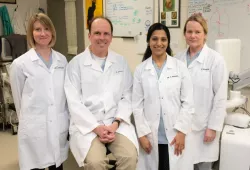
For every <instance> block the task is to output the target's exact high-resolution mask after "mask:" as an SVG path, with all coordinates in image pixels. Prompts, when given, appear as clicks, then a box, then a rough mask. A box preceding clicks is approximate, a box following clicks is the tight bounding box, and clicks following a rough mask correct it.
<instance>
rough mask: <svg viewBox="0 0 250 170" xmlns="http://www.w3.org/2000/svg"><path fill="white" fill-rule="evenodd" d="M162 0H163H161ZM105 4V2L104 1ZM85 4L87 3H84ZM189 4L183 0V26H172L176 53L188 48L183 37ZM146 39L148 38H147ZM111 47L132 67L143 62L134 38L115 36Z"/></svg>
mask: <svg viewBox="0 0 250 170" xmlns="http://www.w3.org/2000/svg"><path fill="white" fill-rule="evenodd" d="M160 1H162V0H160ZM104 4H105V3H104ZM83 5H85V4H83ZM187 6H188V1H184V0H181V9H180V11H181V18H180V19H181V28H171V29H170V33H171V48H172V50H173V51H174V53H177V52H179V51H182V50H184V49H185V48H186V42H185V39H184V37H183V33H182V32H183V26H184V23H185V21H186V19H187ZM158 15H159V12H158V0H155V16H154V21H155V22H158ZM85 26H86V23H84V33H85V39H84V40H85V47H87V46H88V45H89V41H88V30H87V29H86V27H85ZM145 41H146V40H145ZM111 49H112V50H114V51H116V52H117V53H119V54H121V55H123V56H124V57H126V59H127V61H128V63H129V66H130V69H131V70H132V71H134V70H135V67H136V66H137V65H138V64H139V63H141V60H142V55H139V54H137V51H138V47H137V44H136V43H135V41H134V39H133V38H113V41H112V44H111ZM145 50H146V49H145Z"/></svg>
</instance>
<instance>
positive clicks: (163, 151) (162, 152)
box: [158, 144, 169, 170]
mask: <svg viewBox="0 0 250 170" xmlns="http://www.w3.org/2000/svg"><path fill="white" fill-rule="evenodd" d="M158 152H159V170H169V155H168V145H167V144H166V145H165V144H159V145H158Z"/></svg>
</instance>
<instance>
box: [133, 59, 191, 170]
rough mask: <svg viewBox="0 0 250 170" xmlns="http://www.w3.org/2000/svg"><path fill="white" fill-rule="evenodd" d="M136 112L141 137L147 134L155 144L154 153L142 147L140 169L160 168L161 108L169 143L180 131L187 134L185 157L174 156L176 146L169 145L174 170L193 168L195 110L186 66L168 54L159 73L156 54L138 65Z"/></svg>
mask: <svg viewBox="0 0 250 170" xmlns="http://www.w3.org/2000/svg"><path fill="white" fill-rule="evenodd" d="M132 105H133V114H134V118H135V123H136V130H137V135H138V137H142V136H145V135H147V137H148V139H149V140H150V143H151V145H152V151H151V153H150V154H147V153H146V152H144V150H143V149H142V148H140V155H139V161H138V167H137V169H138V170H157V169H158V162H159V158H158V127H159V122H160V113H161V112H160V108H161V107H162V116H163V121H164V126H165V130H166V131H165V132H166V135H167V139H168V142H169V144H170V143H171V142H172V140H173V139H174V137H175V136H176V133H177V130H179V131H181V132H183V133H185V134H186V138H185V150H184V152H183V154H182V155H181V156H176V155H174V146H170V145H169V162H170V169H171V170H193V163H192V155H190V154H191V149H192V143H191V138H190V137H191V136H190V135H189V133H190V131H191V120H192V114H193V113H194V107H193V86H192V82H191V77H190V75H189V73H188V70H187V68H186V67H185V65H184V64H183V63H182V62H180V61H178V60H177V59H175V58H173V57H171V56H167V62H166V65H165V67H164V68H163V70H162V73H161V76H160V78H159V79H158V75H157V73H156V71H155V68H154V66H153V64H152V57H150V58H149V59H147V60H146V61H144V62H143V63H141V64H140V65H139V66H137V68H136V71H135V73H134V84H133V95H132Z"/></svg>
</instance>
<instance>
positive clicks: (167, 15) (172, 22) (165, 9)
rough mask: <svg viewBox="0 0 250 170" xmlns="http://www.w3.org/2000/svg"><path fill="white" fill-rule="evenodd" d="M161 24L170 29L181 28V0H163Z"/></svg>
mask: <svg viewBox="0 0 250 170" xmlns="http://www.w3.org/2000/svg"><path fill="white" fill-rule="evenodd" d="M159 4H160V5H161V10H160V18H161V23H162V24H164V25H166V26H167V27H169V28H180V0H162V2H161V3H159Z"/></svg>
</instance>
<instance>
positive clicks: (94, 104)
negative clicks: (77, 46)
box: [65, 48, 138, 166]
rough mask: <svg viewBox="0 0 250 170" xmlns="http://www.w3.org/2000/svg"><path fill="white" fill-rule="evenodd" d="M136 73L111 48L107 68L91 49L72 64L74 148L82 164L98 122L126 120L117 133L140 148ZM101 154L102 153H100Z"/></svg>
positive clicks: (69, 97) (69, 74)
mask: <svg viewBox="0 0 250 170" xmlns="http://www.w3.org/2000/svg"><path fill="white" fill-rule="evenodd" d="M132 83H133V79H132V75H131V72H130V70H129V67H128V65H127V62H126V61H125V59H124V57H122V56H120V55H118V54H116V53H115V52H113V51H111V50H109V51H108V56H107V59H106V64H105V68H104V71H103V70H102V69H101V67H100V65H99V64H98V63H97V62H96V61H95V60H94V59H93V58H92V57H91V54H90V51H89V48H87V49H86V50H85V51H84V52H83V53H81V54H79V55H77V56H76V57H74V58H73V59H72V60H71V62H70V63H69V65H68V67H67V71H66V78H65V92H66V96H67V101H68V105H69V110H70V115H71V120H70V149H71V151H72V153H73V155H74V157H75V159H76V161H77V163H78V165H79V166H84V160H85V158H86V156H87V153H88V151H89V149H90V146H91V142H92V140H93V139H94V138H95V137H96V134H95V133H94V132H92V131H93V130H94V129H95V128H96V127H97V126H98V125H100V124H105V125H110V124H112V121H113V120H114V118H115V117H119V118H121V119H122V120H123V122H121V124H120V127H119V128H118V129H117V131H116V132H117V133H120V134H122V135H124V136H126V137H127V138H128V139H129V140H130V141H131V142H132V143H133V144H134V145H135V147H136V148H137V150H138V141H137V137H136V134H135V129H134V126H133V125H132V124H131V121H130V116H131V114H132V105H131V95H132ZM97 154H98V153H97Z"/></svg>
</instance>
